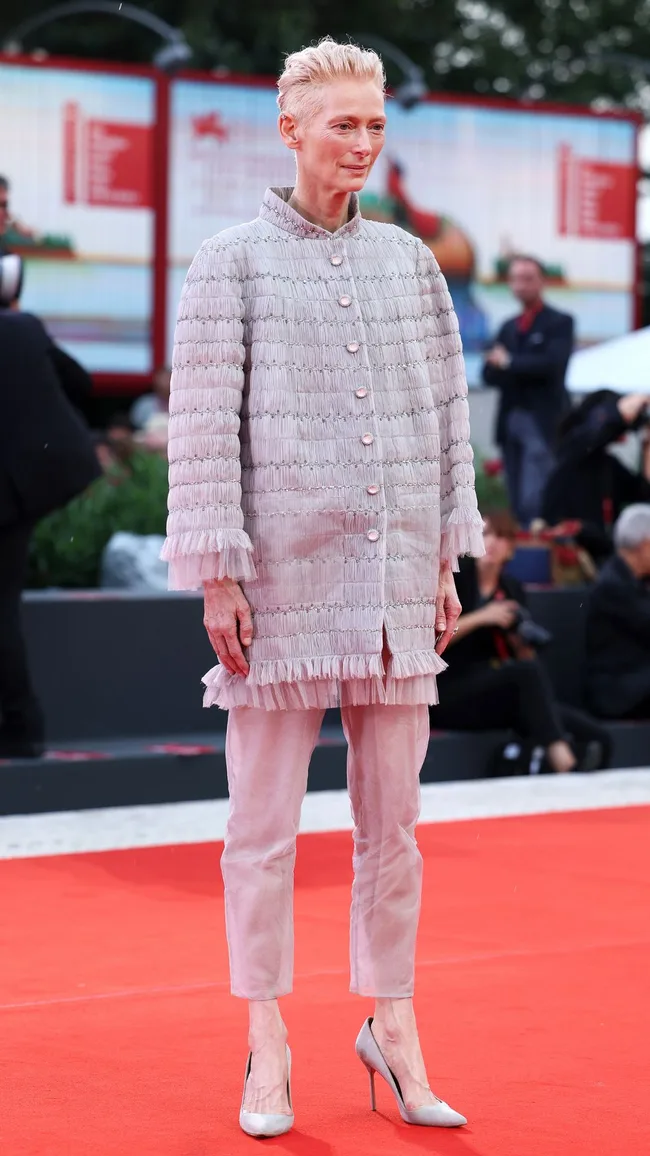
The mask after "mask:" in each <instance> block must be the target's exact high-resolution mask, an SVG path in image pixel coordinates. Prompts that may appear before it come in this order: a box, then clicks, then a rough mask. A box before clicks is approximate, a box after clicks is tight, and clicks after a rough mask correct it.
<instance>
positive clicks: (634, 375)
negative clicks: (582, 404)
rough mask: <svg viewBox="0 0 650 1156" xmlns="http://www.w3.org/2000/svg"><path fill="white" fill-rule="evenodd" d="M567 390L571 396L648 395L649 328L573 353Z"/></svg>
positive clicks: (649, 369)
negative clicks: (596, 392) (597, 393)
mask: <svg viewBox="0 0 650 1156" xmlns="http://www.w3.org/2000/svg"><path fill="white" fill-rule="evenodd" d="M567 388H568V389H569V391H570V392H571V393H593V391H594V390H596V389H616V390H618V391H619V392H621V393H650V326H647V327H646V328H645V329H637V330H635V332H634V333H627V334H626V335H625V337H616V338H614V340H612V341H605V342H603V344H602V345H594V346H592V347H591V348H590V349H581V350H580V351H579V352H578V353H574V354H573V357H572V358H571V360H570V362H569V371H568V374H567Z"/></svg>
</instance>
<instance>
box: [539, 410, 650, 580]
mask: <svg viewBox="0 0 650 1156" xmlns="http://www.w3.org/2000/svg"><path fill="white" fill-rule="evenodd" d="M648 406H650V397H648V396H647V394H642V393H631V394H627V395H626V396H625V397H622V396H621V395H620V394H618V393H615V392H614V391H613V390H611V389H600V390H598V391H597V392H596V393H592V394H589V396H588V397H586V398H585V400H584V401H583V402H581V403H580V405H578V406H577V407H576V408H575V409H574V410H572V411H571V412H570V413H569V414H567V416H566V417H565V418H564V419H563V421H562V423H561V425H560V429H559V441H558V446H557V464H556V467H555V469H554V471H553V473H552V474H551V476H550V478H549V480H548V482H547V485H546V490H545V493H544V500H543V503H542V517H543V518H544V520H545V521H546V522H547V523H548V524H549V525H550V526H556V525H558V524H559V523H560V522H564V521H566V520H573V519H577V520H578V521H580V522H582V524H583V527H582V530H581V532H580V534H579V535H578V541H579V543H580V545H582V546H584V548H585V549H586V550H588V551H589V553H590V554H591V555H592V557H593V558H594V559H595V560H596V561H603V560H604V559H605V558H608V557H609V556H610V555H611V553H612V549H613V547H612V527H613V525H614V522H615V521H616V519H617V518H618V516H619V514H620V513H621V510H623V509H624V508H625V506H627V505H629V504H630V503H631V502H648V501H650V437H649V436H648V435H649V432H650V430H649V428H648V424H647V423H648V421H650V413H649V411H648ZM641 428H643V437H642V453H641V469H640V471H638V472H633V471H632V470H629V469H627V467H626V466H624V465H623V463H622V462H621V461H619V459H618V458H617V457H615V456H614V454H612V453H610V452H609V447H610V446H612V445H613V444H614V443H615V442H618V441H621V440H623V439H624V438H625V437H626V436H627V434H628V433H630V432H631V431H634V430H638V429H641Z"/></svg>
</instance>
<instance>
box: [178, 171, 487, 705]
mask: <svg viewBox="0 0 650 1156" xmlns="http://www.w3.org/2000/svg"><path fill="white" fill-rule="evenodd" d="M290 194H291V190H290V189H269V190H268V191H267V193H266V195H265V198H264V202H263V204H262V208H261V210H260V215H259V217H258V218H257V219H256V220H255V221H252V222H251V223H250V224H247V225H242V226H239V227H237V228H232V229H226V230H225V231H224V232H222V233H219V234H218V235H217V236H216V237H213V238H212V239H211V240H209V241H206V242H205V243H204V245H203V246H202V247H201V249H200V250H199V253H198V254H197V256H196V258H195V259H194V261H193V263H192V266H191V268H190V270H189V273H188V275H187V280H186V282H185V287H184V290H183V295H182V298H181V303H180V310H179V316H178V324H177V328H176V341H175V348H174V357H173V374H172V392H171V402H170V423H169V461H170V494H169V519H168V527H167V535H168V536H167V541H166V543H165V548H164V552H163V556H164V557H165V558H166V559H167V560H168V561H169V564H170V584H171V586H172V587H173V588H176V589H195V588H199V587H200V586H201V584H202V582H203V581H204V580H205V579H209V578H214V577H217V578H221V577H224V576H228V577H230V578H234V579H238V580H240V581H241V583H242V587H243V590H244V593H245V595H246V598H247V599H248V601H249V603H250V605H251V607H252V610H253V614H254V639H253V642H252V644H251V646H250V649H249V651H248V659H249V662H250V674H249V675H248V677H247V678H246V679H243V678H242V677H241V676H232V675H229V674H228V672H227V671H226V670H225V669H224V668H223V667H220V666H219V667H215V668H214V670H212V671H210V672H209V674H208V675H206V677H205V679H204V682H205V683H206V685H207V688H208V689H207V692H206V698H205V701H206V704H211V703H218V704H219V705H221V706H225V707H229V706H234V705H246V704H248V705H258V706H263V707H267V708H270V709H273V708H276V709H277V708H286V707H292V706H300V707H307V706H333V705H336V704H337V703H340V702H342V701H351V702H375V701H383V702H404V701H410V702H412V701H419V702H424V701H427V702H435V701H437V699H436V690H435V676H436V674H437V673H439V672H440V671H441V670H443V669H444V666H445V664H444V663H443V661H442V660H441V659H440V657H439V656H438V655H437V654H436V652H435V623H434V618H435V605H434V602H435V595H436V586H437V581H438V568H439V560H440V557H441V556H442V557H443V558H446V559H451V561H452V562H453V564H454V566H456V564H457V559H458V556H459V555H461V554H471V555H474V556H479V555H480V554H481V553H482V552H483V543H482V529H481V518H480V515H479V512H478V509H477V504H476V495H475V492H474V469H473V465H472V460H473V459H472V450H471V447H470V442H469V421H468V407H467V385H466V381H465V371H464V365H463V357H462V353H461V342H460V337H459V333H458V322H457V319H456V315H455V313H454V310H453V306H452V302H451V298H450V296H449V292H448V290H447V286H446V283H445V280H444V277H443V276H442V274H441V272H440V270H439V268H438V265H437V262H436V260H435V258H434V257H433V255H432V254H431V252H430V250H429V249H427V248H426V247H425V246H424V245H423V244H422V242H421V241H419V240H418V239H417V238H415V237H413V236H411V235H410V234H409V233H406V232H404V231H403V230H402V229H399V228H397V227H396V226H394V225H386V224H379V223H377V222H374V221H365V220H364V219H363V218H362V217H361V216H360V214H359V211H358V205H357V203H356V198H355V199H354V203H353V206H352V212H353V215H352V216H351V218H350V220H349V221H348V223H347V224H346V225H344V226H343V228H341V229H339V230H338V232H336V233H333V234H332V233H329V232H327V231H326V230H325V229H322V228H319V227H318V226H317V225H313V224H310V223H309V222H308V221H306V220H305V219H304V218H303V217H301V216H300V215H299V214H297V213H296V212H294V210H293V209H291V208H290V207H289V205H288V204H287V201H288V199H289V196H290ZM384 632H385V637H386V640H387V642H388V646H389V649H390V652H391V655H392V658H391V661H390V664H389V668H388V672H387V675H388V677H387V678H386V677H385V676H384V675H385V672H384V667H383V663H382V642H383V637H384Z"/></svg>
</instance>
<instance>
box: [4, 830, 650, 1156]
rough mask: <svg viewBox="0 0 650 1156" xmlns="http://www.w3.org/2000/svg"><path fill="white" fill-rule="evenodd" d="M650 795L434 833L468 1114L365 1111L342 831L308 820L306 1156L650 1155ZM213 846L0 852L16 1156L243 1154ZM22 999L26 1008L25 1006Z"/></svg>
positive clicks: (432, 1029)
mask: <svg viewBox="0 0 650 1156" xmlns="http://www.w3.org/2000/svg"><path fill="white" fill-rule="evenodd" d="M649 829H650V809H649V808H630V809H626V810H612V811H595V812H587V813H580V814H562V815H551V816H542V817H532V818H531V817H528V818H518V819H499V820H481V821H476V822H463V823H453V824H443V825H440V826H429V827H423V828H421V829H420V843H421V847H422V849H423V852H424V854H425V856H426V865H427V871H426V889H425V905H424V911H423V919H422V931H421V938H420V953H419V970H418V994H419V1004H418V1007H419V1019H420V1026H421V1034H422V1037H423V1042H424V1046H425V1053H426V1055H427V1058H428V1066H429V1072H430V1077H431V1083H432V1086H433V1087H434V1089H435V1090H436V1091H437V1092H438V1094H439V1095H440V1096H442V1097H444V1098H445V1099H448V1100H449V1102H450V1103H451V1104H452V1105H454V1106H455V1107H457V1108H459V1109H460V1110H461V1111H463V1112H464V1113H465V1114H466V1115H467V1116H468V1118H469V1121H470V1122H469V1125H468V1127H467V1128H465V1129H462V1130H461V1131H454V1132H445V1131H442V1130H432V1131H427V1130H425V1129H419V1128H408V1127H407V1126H406V1125H403V1124H402V1123H401V1121H400V1120H399V1117H398V1115H397V1111H396V1108H395V1106H394V1103H393V1102H391V1100H389V1097H388V1093H387V1092H386V1091H384V1090H382V1089H381V1088H380V1110H381V1111H380V1113H379V1114H377V1115H375V1116H372V1115H371V1114H370V1112H369V1110H368V1101H367V1087H366V1077H365V1073H364V1071H363V1069H362V1068H361V1066H360V1065H359V1063H358V1061H357V1060H356V1058H355V1057H354V1054H353V1050H352V1045H353V1041H354V1038H355V1034H356V1031H357V1030H358V1028H359V1026H360V1024H361V1021H362V1019H363V1016H364V1014H366V1012H367V1004H366V1003H365V1002H364V1001H361V1000H358V999H354V998H353V997H351V996H349V995H347V967H346V965H347V959H346V951H347V943H346V939H347V908H348V889H349V883H350V866H349V853H350V836H349V835H348V834H330V835H313V836H304V837H303V838H302V840H301V845H300V852H299V867H298V888H297V902H296V915H297V979H296V992H295V995H294V997H293V998H292V999H290V1000H287V1001H285V1013H286V1018H287V1021H288V1024H289V1028H290V1033H291V1044H292V1047H293V1052H294V1065H295V1079H294V1099H295V1104H296V1113H297V1119H296V1129H295V1130H294V1132H293V1133H292V1134H291V1135H290V1136H288V1137H283V1138H281V1139H278V1140H271V1141H265V1142H264V1144H265V1147H267V1148H269V1149H275V1150H277V1151H279V1152H284V1153H289V1154H295V1156H348V1154H349V1156H377V1154H378V1153H386V1154H388V1156H393V1154H395V1156H399V1154H400V1153H409V1152H410V1153H413V1152H414V1151H426V1152H432V1153H438V1154H440V1156H646V1154H647V1153H648V1152H649V1151H650V1122H649V1118H650V1112H649V1103H650V1093H649V1091H648V1083H649V1080H648V1077H649V1076H650V1058H649V1040H650V996H649V975H650V914H649V912H650V855H649V853H648V834H649ZM218 855H219V847H218V846H217V845H210V846H195V847H173V848H164V849H155V850H139V851H127V852H124V851H121V852H111V853H102V854H96V855H83V856H81V855H80V856H63V857H57V858H50V859H34V860H14V861H8V862H4V863H1V864H0V887H1V889H2V922H1V926H0V945H1V949H2V950H1V959H0V1056H1V1057H2V1061H3V1063H2V1083H1V1085H0V1086H1V1093H0V1095H1V1099H0V1152H1V1153H2V1156H64V1154H65V1156H231V1154H232V1156H239V1154H240V1153H245V1152H249V1153H250V1152H253V1151H254V1146H255V1144H256V1143H258V1144H259V1142H256V1141H253V1140H250V1139H248V1138H247V1137H245V1136H243V1134H241V1133H240V1132H239V1130H238V1128H237V1126H236V1117H237V1109H238V1101H239V1097H240V1095H241V1086H240V1085H241V1080H242V1077H243V1068H244V1060H245V1023H246V1009H245V1005H244V1004H242V1003H241V1002H239V1001H236V1000H233V999H231V998H230V997H229V996H228V994H227V974H226V952H225V946H224V940H223V934H222V902H221V891H220V875H219V871H218ZM21 1005H22V1006H21Z"/></svg>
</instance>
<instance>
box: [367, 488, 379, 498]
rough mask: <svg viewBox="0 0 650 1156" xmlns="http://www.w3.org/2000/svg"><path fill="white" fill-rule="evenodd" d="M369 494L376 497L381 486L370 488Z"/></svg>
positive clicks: (368, 489)
mask: <svg viewBox="0 0 650 1156" xmlns="http://www.w3.org/2000/svg"><path fill="white" fill-rule="evenodd" d="M367 493H369V494H372V495H373V497H374V495H375V494H378V493H379V486H368V488H367Z"/></svg>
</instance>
